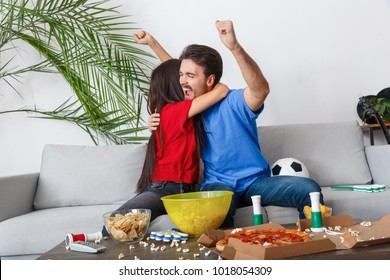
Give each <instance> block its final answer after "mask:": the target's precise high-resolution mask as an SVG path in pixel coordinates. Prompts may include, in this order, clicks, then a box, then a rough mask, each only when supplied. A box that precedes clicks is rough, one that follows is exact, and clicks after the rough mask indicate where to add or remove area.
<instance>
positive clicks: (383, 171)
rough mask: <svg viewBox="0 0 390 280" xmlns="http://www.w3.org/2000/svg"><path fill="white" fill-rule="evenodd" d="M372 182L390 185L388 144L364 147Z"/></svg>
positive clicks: (389, 146)
mask: <svg viewBox="0 0 390 280" xmlns="http://www.w3.org/2000/svg"><path fill="white" fill-rule="evenodd" d="M365 151H366V157H367V162H368V165H369V167H370V171H371V175H372V179H373V182H374V183H375V184H383V185H387V186H389V187H390V172H389V170H390V145H377V146H367V147H365Z"/></svg>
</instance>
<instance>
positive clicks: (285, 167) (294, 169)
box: [271, 158, 310, 178]
mask: <svg viewBox="0 0 390 280" xmlns="http://www.w3.org/2000/svg"><path fill="white" fill-rule="evenodd" d="M271 170H272V176H278V175H289V176H300V177H306V178H310V176H309V171H308V170H307V168H306V166H305V165H304V164H303V162H302V161H300V160H297V159H295V158H282V159H279V160H277V161H276V162H275V163H274V164H273V165H272V167H271Z"/></svg>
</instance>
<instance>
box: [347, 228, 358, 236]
mask: <svg viewBox="0 0 390 280" xmlns="http://www.w3.org/2000/svg"><path fill="white" fill-rule="evenodd" d="M348 231H349V234H350V235H351V236H353V237H358V236H359V234H360V232H359V231H358V230H353V229H351V228H350V229H348Z"/></svg>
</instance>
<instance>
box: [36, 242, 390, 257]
mask: <svg viewBox="0 0 390 280" xmlns="http://www.w3.org/2000/svg"><path fill="white" fill-rule="evenodd" d="M147 243H149V244H152V243H154V244H155V245H156V246H159V249H158V250H156V251H154V250H151V249H150V245H149V246H148V247H144V246H143V245H140V244H139V243H136V244H132V245H133V246H134V248H132V249H129V244H126V243H117V242H115V241H113V240H103V241H102V245H104V246H105V247H107V249H106V250H105V251H104V252H102V253H98V254H89V253H80V252H74V251H69V250H67V249H66V248H65V242H61V243H60V244H59V245H57V246H56V247H54V248H53V249H51V250H50V251H48V252H47V253H45V254H43V255H41V256H40V257H39V258H38V259H39V260H48V259H53V260H115V259H119V258H120V257H119V255H120V254H123V258H122V259H125V260H134V259H140V260H154V259H155V260H178V259H185V260H186V259H190V260H217V259H218V255H217V254H216V253H214V252H210V253H208V252H209V249H207V248H203V246H200V245H198V243H197V238H195V237H193V238H190V239H189V240H188V241H187V242H186V243H185V244H180V246H179V247H170V243H165V242H163V241H153V240H150V241H147ZM161 246H166V248H165V250H161ZM178 248H181V251H179V250H178ZM185 249H188V252H185V251H186V250H185ZM289 259H294V260H390V243H384V244H378V245H372V246H367V247H360V248H355V249H348V250H336V251H330V252H324V253H317V254H311V255H305V256H299V257H293V258H289Z"/></svg>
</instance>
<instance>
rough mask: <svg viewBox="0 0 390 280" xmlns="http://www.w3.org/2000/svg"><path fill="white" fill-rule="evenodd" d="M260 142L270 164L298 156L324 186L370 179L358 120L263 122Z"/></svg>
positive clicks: (364, 181) (363, 182) (260, 128)
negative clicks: (267, 123)
mask: <svg viewBox="0 0 390 280" xmlns="http://www.w3.org/2000/svg"><path fill="white" fill-rule="evenodd" d="M258 132H259V142H260V145H261V149H262V152H263V153H264V155H265V157H266V158H267V159H268V161H269V163H270V165H272V164H273V163H274V162H276V161H277V160H278V159H281V158H290V157H291V158H296V159H298V160H300V161H302V162H303V163H304V164H305V165H306V167H307V169H308V170H309V174H310V177H311V178H312V179H314V180H315V181H316V182H318V184H320V185H321V186H330V185H340V184H343V185H347V184H350V185H354V184H355V185H356V184H367V183H370V182H371V180H372V178H371V173H370V170H369V167H368V164H367V160H366V156H365V152H364V143H363V134H362V130H361V128H360V126H359V124H358V123H357V122H356V121H350V122H339V123H319V124H289V125H274V126H260V127H259V128H258Z"/></svg>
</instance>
